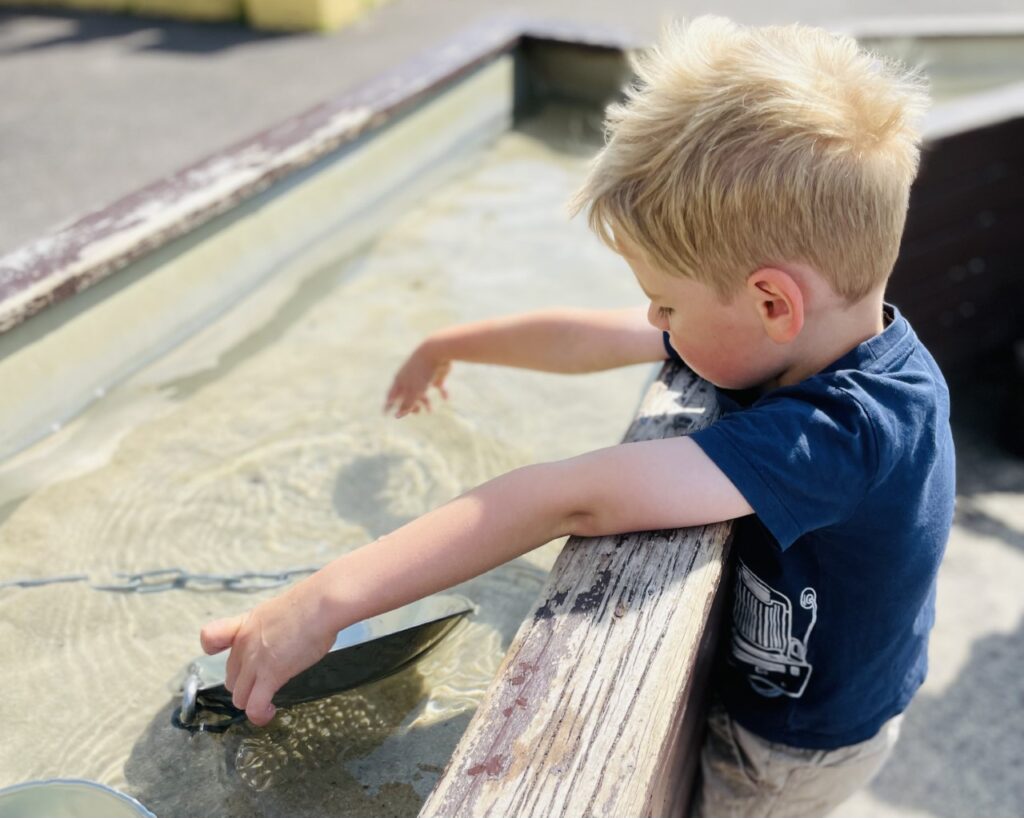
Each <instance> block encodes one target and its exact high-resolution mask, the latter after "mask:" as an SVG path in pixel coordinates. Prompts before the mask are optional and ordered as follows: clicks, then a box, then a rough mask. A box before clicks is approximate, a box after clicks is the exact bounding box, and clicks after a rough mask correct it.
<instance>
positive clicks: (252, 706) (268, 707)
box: [245, 678, 277, 727]
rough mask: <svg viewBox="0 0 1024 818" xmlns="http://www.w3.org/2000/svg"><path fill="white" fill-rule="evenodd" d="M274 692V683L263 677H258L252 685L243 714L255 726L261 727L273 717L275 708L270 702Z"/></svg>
mask: <svg viewBox="0 0 1024 818" xmlns="http://www.w3.org/2000/svg"><path fill="white" fill-rule="evenodd" d="M274 693H275V690H274V685H273V684H272V683H271V682H269V681H268V680H267V679H264V678H258V679H257V680H256V683H255V684H254V685H253V686H252V693H250V695H249V702H248V704H247V705H246V708H245V715H246V716H247V717H248V719H249V721H251V722H252V723H253V724H255V725H256V726H257V727H262V726H263V725H265V724H267V723H268V722H269V721H270V720H271V719H272V718H274V713H276V712H277V708H275V707H274V705H273V704H272V703H271V699H273V697H274Z"/></svg>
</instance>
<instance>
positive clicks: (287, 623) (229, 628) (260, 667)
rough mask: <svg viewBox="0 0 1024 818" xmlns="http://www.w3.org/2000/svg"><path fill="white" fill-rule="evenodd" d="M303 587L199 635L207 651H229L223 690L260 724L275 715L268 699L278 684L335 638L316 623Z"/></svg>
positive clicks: (213, 624) (310, 662)
mask: <svg viewBox="0 0 1024 818" xmlns="http://www.w3.org/2000/svg"><path fill="white" fill-rule="evenodd" d="M301 585H302V584H301V583H300V584H299V585H297V586H295V587H293V588H291V589H289V590H288V591H286V592H285V593H283V594H281V595H280V596H277V597H274V598H273V599H271V600H268V601H267V602H264V603H263V604H262V605H259V606H257V607H256V608H253V609H252V610H251V611H248V612H247V613H244V614H242V615H241V616H235V617H230V618H228V619H219V620H217V621H215V622H210V623H209V624H207V625H206V626H205V627H204V628H203V629H202V631H201V633H200V637H199V638H200V641H201V642H202V645H203V650H204V651H205V652H206V653H211V654H212V653H220V652H221V651H222V650H227V649H229V648H230V650H231V654H230V655H229V656H228V663H227V676H226V678H225V682H224V686H225V687H226V688H227V689H228V690H229V691H230V692H231V694H232V695H231V701H232V703H233V704H234V705H235V707H237V708H239V709H240V710H244V711H245V715H246V716H247V717H248V719H249V721H251V722H252V723H253V724H255V725H258V726H263V725H265V724H267V723H268V722H269V721H270V720H271V719H272V718H273V717H274V713H275V712H276V711H275V708H274V705H273V704H272V703H271V699H273V697H274V694H275V693H276V692H277V691H278V690H279V689H280V688H281V686H282V685H284V683H285V682H287V681H288V680H289V679H290V678H292V677H293V676H295V675H296V674H297V673H299V672H301V671H303V670H305V669H306V668H308V667H310V666H311V665H313V664H315V663H316V662H317V661H319V660H320V659H321V658H322V657H323V656H324V654H326V653H327V651H329V650H330V649H331V646H332V645H333V644H334V639H335V637H336V636H337V630H335V629H333V628H331V627H328V626H325V623H323V622H321V621H319V620H320V617H319V616H318V615H317V613H316V608H315V607H314V600H313V599H311V598H310V595H309V594H303V593H302V592H301V591H299V590H298V589H299V588H300V587H301Z"/></svg>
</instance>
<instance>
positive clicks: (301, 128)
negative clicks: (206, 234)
mask: <svg viewBox="0 0 1024 818" xmlns="http://www.w3.org/2000/svg"><path fill="white" fill-rule="evenodd" d="M523 38H534V39H548V40H558V41H561V42H567V43H574V44H581V45H593V46H595V47H601V48H615V49H618V48H624V47H626V46H627V45H633V43H627V42H625V41H623V40H622V36H621V34H620V33H618V32H615V31H613V30H611V29H605V28H599V27H593V26H581V25H574V24H557V23H550V22H546V21H533V20H531V19H530V18H528V17H522V16H518V15H504V16H498V17H494V18H492V19H489V20H485V21H483V22H481V23H478V24H475V25H473V26H470V27H468V28H467V29H466V30H464V31H463V32H460V33H459V34H458V35H456V36H455V37H454V38H452V39H451V40H449V41H448V42H445V43H442V44H441V45H440V46H438V47H436V48H433V49H430V50H429V51H427V52H425V53H424V54H422V55H420V56H419V57H416V58H414V59H412V60H410V61H409V62H407V63H405V64H403V65H401V66H399V67H397V68H396V69H394V70H393V71H389V72H386V73H385V74H383V75H381V76H380V77H378V78H377V79H375V80H372V81H370V82H368V83H366V84H364V85H361V86H359V87H357V88H355V89H353V90H351V91H349V92H346V93H344V94H341V95H340V96H338V97H335V98H333V99H330V100H327V101H325V102H323V103H321V104H319V105H317V106H315V107H313V108H311V109H310V110H308V111H306V112H304V113H302V114H299V115H298V116H295V117H292V118H290V119H288V120H286V121H284V122H282V123H281V124H279V125H277V126H275V127H273V128H270V129H268V130H266V131H264V132H262V133H260V134H257V135H256V136H254V137H252V138H251V139H248V140H246V141H244V142H241V143H239V144H237V145H235V146H233V147H230V148H227V149H225V150H223V151H220V152H218V153H216V154H214V155H212V156H210V157H208V158H207V159H204V160H202V161H200V162H198V163H196V164H195V165H192V166H190V167H187V168H184V169H183V170H181V171H178V172H177V173H175V174H173V175H171V176H168V177H166V178H164V179H160V180H158V181H155V182H153V183H152V184H150V185H147V186H146V187H144V188H142V189H140V190H138V191H136V192H134V193H132V194H130V195H128V196H125V197H124V198H122V199H120V200H118V201H116V202H114V203H112V204H111V205H109V206H108V207H105V208H102V209H101V210H98V211H95V212H93V213H90V214H87V215H85V216H83V217H81V218H78V219H76V220H74V221H72V222H70V223H68V224H66V225H64V226H62V227H60V228H58V229H57V230H56V231H54V232H53V233H51V234H49V235H47V236H44V237H42V238H40V239H38V240H36V241H34V242H31V243H30V244H28V245H26V246H24V247H22V248H20V249H18V250H15V251H13V252H11V253H9V254H7V255H6V256H3V257H0V333H2V332H6V331H7V330H9V329H11V328H12V327H14V326H16V325H18V324H20V323H21V322H23V321H25V320H26V319H28V318H30V317H31V316H33V315H35V314H36V313H38V312H39V311H41V310H43V309H44V308H46V307H47V306H49V305H51V304H55V303H57V302H59V301H63V300H64V299H66V298H69V297H71V296H73V295H75V294H76V293H78V292H80V291H82V290H84V289H86V288H88V287H91V286H92V285H94V284H96V283H97V282H99V281H102V280H103V279H105V278H107V277H108V276H109V275H111V274H112V273H115V272H117V271H118V270H120V269H122V268H124V267H125V266H127V265H128V264H130V263H131V262H132V261H135V260H136V259H138V258H141V257H142V256H144V255H146V254H147V253H150V252H152V251H153V250H155V249H157V248H158V247H161V246H163V245H165V244H167V243H168V242H170V241H172V240H174V239H176V238H178V237H180V236H183V235H185V234H186V233H188V232H189V231H191V230H194V229H195V228H197V227H199V226H200V225H202V224H205V223H206V222H208V221H210V220H211V219H213V218H214V217H216V216H218V215H220V214H222V213H225V212H227V211H229V210H231V209H233V208H235V207H237V206H238V205H239V204H241V203H242V202H244V201H246V200H247V199H250V198H252V197H253V196H255V195H257V194H259V193H261V192H262V191H264V190H266V189H267V188H269V187H270V186H271V185H273V184H274V183H276V182H278V181H280V180H281V179H284V178H286V177H288V176H289V175H291V174H294V173H295V172H297V171H300V170H302V169H303V168H306V167H308V166H309V165H311V164H313V163H314V162H316V161H317V160H318V159H321V158H323V157H325V156H327V155H329V154H331V153H332V152H334V151H336V150H338V149H339V148H340V147H342V146H344V145H346V144H348V143H350V142H353V141H354V140H356V139H358V138H360V137H362V136H363V135H365V134H367V133H368V132H370V131H372V130H374V129H376V128H379V127H382V126H384V125H386V124H387V123H388V122H390V121H391V120H393V119H395V118H396V117H397V116H400V115H401V114H402V113H404V112H405V111H408V110H411V109H412V108H413V107H414V106H415V105H416V104H417V103H419V102H420V101H421V100H423V99H424V98H426V97H428V96H430V95H432V94H435V93H438V92H439V91H441V90H443V88H444V87H445V86H446V85H448V84H450V83H452V82H453V81H455V80H457V79H459V78H461V77H462V76H464V75H466V74H468V73H469V72H471V71H473V70H474V69H475V68H477V67H479V66H481V65H483V64H484V63H486V62H487V61H488V60H490V59H493V58H495V57H497V56H499V55H501V54H503V53H506V52H509V51H511V50H513V49H515V48H516V47H517V46H518V45H519V43H520V41H521V40H522V39H523Z"/></svg>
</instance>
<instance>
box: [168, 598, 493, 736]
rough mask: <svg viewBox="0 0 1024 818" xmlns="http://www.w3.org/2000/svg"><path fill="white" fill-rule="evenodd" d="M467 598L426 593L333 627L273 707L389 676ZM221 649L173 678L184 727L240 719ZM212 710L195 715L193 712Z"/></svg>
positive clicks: (457, 614) (177, 719) (442, 630)
mask: <svg viewBox="0 0 1024 818" xmlns="http://www.w3.org/2000/svg"><path fill="white" fill-rule="evenodd" d="M474 610H475V607H474V605H473V603H472V602H470V601H469V600H467V599H464V598H463V597H459V596H454V595H437V596H431V597H426V598H425V599H421V600H419V601H418V602H414V603H412V604H411V605H406V606H404V607H402V608H398V609H397V610H394V611H390V612H388V613H385V614H381V615H380V616H375V617H372V618H371V619H366V620H364V621H362V622H357V623H356V624H354V625H352V626H350V627H348V628H345V629H344V630H343V631H339V632H338V636H337V638H336V639H335V640H334V645H333V647H332V648H331V649H330V650H329V651H328V652H327V655H325V656H324V658H323V659H321V660H320V661H319V662H317V663H316V664H315V665H313V666H312V667H310V668H307V669H306V670H304V671H302V672H301V673H300V674H298V675H297V676H295V677H294V678H293V679H291V680H290V681H289V682H288V683H286V684H285V685H284V687H282V688H281V689H280V690H279V691H278V692H277V693H276V694H275V696H274V700H273V701H274V705H275V706H276V707H288V706H290V705H293V704H299V703H301V702H308V701H313V700H314V699H321V698H323V697H325V696H330V695H332V694H334V693H341V692H342V691H345V690H351V689H352V688H354V687H359V686H360V685H364V684H367V683H369V682H374V681H377V680H378V679H383V678H384V677H385V676H390V675H391V674H392V673H396V672H397V671H399V670H401V669H402V668H404V667H408V666H409V665H411V664H412V663H413V662H415V661H417V660H418V659H420V658H422V657H423V656H424V655H425V654H426V653H428V652H429V651H430V650H431V649H432V648H434V647H435V646H436V645H437V644H438V642H440V641H441V640H442V639H443V638H444V637H445V636H446V635H447V634H448V632H449V631H451V629H452V628H454V627H455V625H456V624H457V623H458V622H459V620H461V619H462V617H464V616H465V615H466V614H468V613H471V612H473V611H474ZM227 657H228V653H227V651H224V652H223V653H218V654H217V655H216V656H201V657H199V658H198V659H196V660H195V661H193V662H192V663H191V664H190V665H189V666H188V669H187V670H186V672H185V674H184V677H183V678H182V679H181V680H180V681H179V682H178V683H177V685H176V687H177V691H178V692H180V693H181V707H180V708H179V709H178V710H176V711H175V714H174V717H173V722H174V724H175V725H176V726H178V727H183V728H185V729H189V730H194V731H198V730H205V731H208V732H215V731H219V730H222V729H226V728H227V727H228V726H230V725H231V724H234V723H235V722H237V721H241V720H242V718H244V714H243V713H242V712H241V711H239V710H237V709H236V708H235V707H234V706H233V705H232V704H231V693H229V692H228V690H227V688H225V687H224V679H225V674H226V667H227ZM203 711H206V712H207V713H209V714H215V716H216V717H217V718H215V719H214V720H212V721H211V720H208V719H204V720H202V721H200V719H199V714H200V713H202V712H203Z"/></svg>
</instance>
